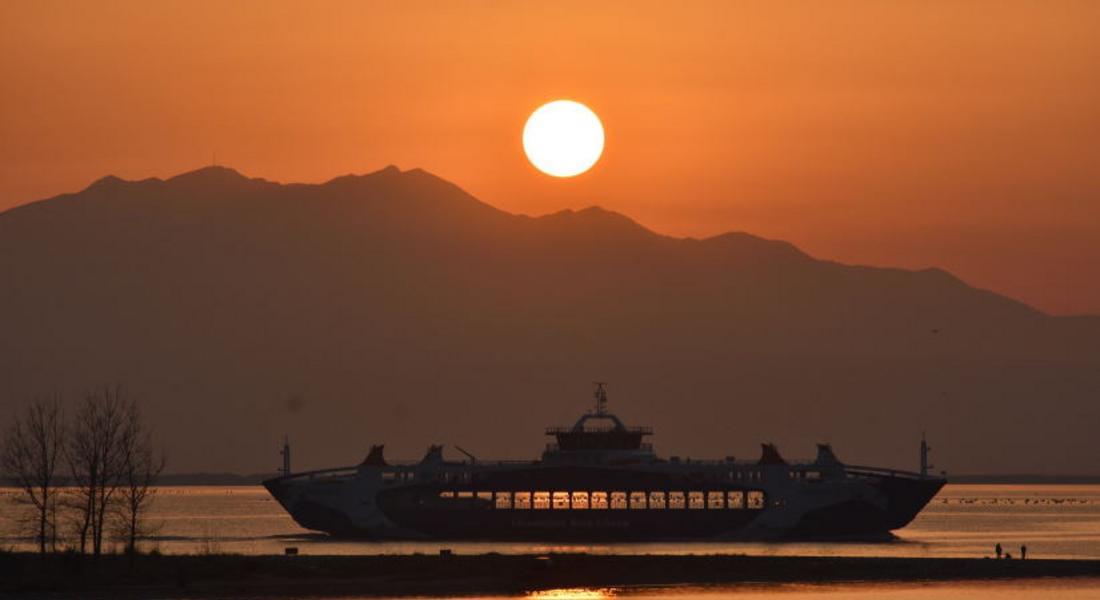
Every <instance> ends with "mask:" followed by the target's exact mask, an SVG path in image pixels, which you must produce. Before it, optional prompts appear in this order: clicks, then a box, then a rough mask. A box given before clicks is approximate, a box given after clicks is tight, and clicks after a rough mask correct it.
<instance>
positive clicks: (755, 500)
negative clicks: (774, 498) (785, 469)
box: [745, 490, 764, 510]
mask: <svg viewBox="0 0 1100 600" xmlns="http://www.w3.org/2000/svg"><path fill="white" fill-rule="evenodd" d="M745 504H746V505H747V506H748V507H749V508H750V509H752V510H760V509H761V508H764V492H762V491H760V490H750V491H749V493H748V494H746V502H745Z"/></svg>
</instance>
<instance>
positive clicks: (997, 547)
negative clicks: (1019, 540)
mask: <svg viewBox="0 0 1100 600" xmlns="http://www.w3.org/2000/svg"><path fill="white" fill-rule="evenodd" d="M993 551H994V552H996V553H997V558H1000V557H1001V553H1002V552H1004V549H1003V548H1001V543H1000V542H997V545H996V546H994V547H993Z"/></svg>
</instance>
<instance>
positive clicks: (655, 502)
mask: <svg viewBox="0 0 1100 600" xmlns="http://www.w3.org/2000/svg"><path fill="white" fill-rule="evenodd" d="M649 507H650V508H657V509H660V508H664V507H665V493H664V492H650V493H649Z"/></svg>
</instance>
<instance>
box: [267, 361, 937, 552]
mask: <svg viewBox="0 0 1100 600" xmlns="http://www.w3.org/2000/svg"><path fill="white" fill-rule="evenodd" d="M595 401H596V402H595V408H594V409H592V410H589V411H588V412H586V413H585V414H584V415H582V416H581V417H580V418H579V419H578V420H577V422H576V423H574V424H573V425H572V426H570V427H552V428H549V429H547V430H546V434H547V435H549V436H553V438H554V440H555V441H554V442H553V443H550V444H547V446H546V449H545V451H544V452H543V453H542V456H541V458H540V459H538V460H526V461H482V460H478V459H476V458H475V457H474V456H472V455H470V454H468V453H466V452H465V451H464V450H462V449H461V448H457V447H456V449H458V450H459V451H460V452H462V453H463V454H464V455H465V458H464V459H463V460H447V459H445V458H444V456H443V446H440V445H433V446H431V447H429V448H428V451H427V453H426V454H425V455H424V457H423V458H422V459H420V460H419V461H411V462H404V463H397V462H395V463H391V462H388V461H387V460H386V458H385V456H384V447H383V446H381V445H376V446H373V447H372V448H371V449H370V452H369V453H368V454H367V456H366V458H365V459H364V460H363V461H362V462H361V463H359V464H358V465H355V466H350V467H343V468H336V469H325V470H320V471H309V472H301V473H292V472H291V470H290V446H289V444H284V447H283V452H282V455H283V468H282V469H281V475H280V476H279V477H276V478H274V479H270V480H267V481H265V482H264V486H265V487H266V488H267V490H268V491H269V492H270V493H271V495H272V496H273V497H274V498H275V499H276V500H277V501H278V502H279V503H280V504H281V505H282V507H283V508H284V509H286V511H287V512H288V513H290V515H291V517H293V519H294V520H295V521H296V522H297V523H298V524H299V525H301V526H302V527H304V528H306V529H309V530H314V531H319V532H325V533H328V534H331V535H332V536H339V537H354V538H367V539H379V540H385V539H424V540H432V539H441V540H442V539H454V540H501V541H504V540H517V541H518V540H528V541H558V542H561V541H567V542H568V541H574V542H593V541H675V540H682V541H687V540H775V539H822V538H847V539H878V538H883V537H890V536H891V535H892V534H891V532H892V531H894V530H896V529H899V528H902V527H904V526H905V525H907V524H908V523H909V522H910V521H912V520H913V518H914V517H916V515H917V513H919V512H920V511H921V509H923V508H924V506H925V505H926V504H928V502H929V501H930V500H931V499H932V498H933V497H934V496H935V495H936V493H937V492H939V490H940V488H942V487H943V486H944V484H945V483H946V479H945V478H944V477H942V476H935V475H930V474H929V469H930V468H931V467H930V465H929V464H928V452H929V447H928V445H927V443H925V442H924V440H923V439H922V440H921V452H920V461H921V467H920V472H910V471H901V470H896V469H884V468H876V467H865V466H856V465H848V464H844V463H843V462H841V461H840V460H839V459H838V458H837V456H836V454H834V452H833V450H832V448H831V447H830V446H829V445H828V444H818V445H817V456H816V458H815V459H814V460H813V461H803V462H788V461H786V460H784V459H783V457H782V456H781V455H780V453H779V451H778V449H777V448H776V447H775V446H774V445H772V444H762V445H761V454H760V457H759V459H757V460H752V461H743V460H735V459H734V458H733V457H727V458H724V459H719V460H698V459H686V458H685V459H680V458H678V457H676V456H671V457H668V458H662V457H660V456H658V455H657V454H655V453H654V451H653V446H652V445H651V444H649V443H647V442H646V441H645V440H646V438H647V437H648V436H650V435H652V434H653V430H652V429H651V428H649V427H628V426H626V425H625V424H624V423H623V422H622V421H621V420H620V419H619V418H618V417H617V416H615V415H614V414H612V413H610V412H608V411H607V390H606V387H605V385H604V384H602V383H599V384H596V390H595Z"/></svg>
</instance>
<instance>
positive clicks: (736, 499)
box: [726, 490, 745, 509]
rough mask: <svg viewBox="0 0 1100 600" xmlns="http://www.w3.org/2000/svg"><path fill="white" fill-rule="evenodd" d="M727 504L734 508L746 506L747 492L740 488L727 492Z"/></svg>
mask: <svg viewBox="0 0 1100 600" xmlns="http://www.w3.org/2000/svg"><path fill="white" fill-rule="evenodd" d="M726 506H728V507H729V508H733V509H741V508H745V493H744V492H742V491H740V490H732V491H729V492H726Z"/></svg>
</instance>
